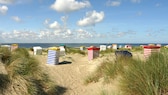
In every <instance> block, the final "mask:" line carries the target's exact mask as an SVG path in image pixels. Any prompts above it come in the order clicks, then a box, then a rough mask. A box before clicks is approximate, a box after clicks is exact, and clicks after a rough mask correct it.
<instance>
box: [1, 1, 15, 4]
mask: <svg viewBox="0 0 168 95" xmlns="http://www.w3.org/2000/svg"><path fill="white" fill-rule="evenodd" d="M14 1H15V0H0V4H11V3H13V2H14Z"/></svg>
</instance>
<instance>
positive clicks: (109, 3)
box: [106, 1, 121, 6]
mask: <svg viewBox="0 0 168 95" xmlns="http://www.w3.org/2000/svg"><path fill="white" fill-rule="evenodd" d="M106 5H107V6H120V5H121V1H107V3H106Z"/></svg>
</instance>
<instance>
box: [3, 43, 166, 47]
mask: <svg viewBox="0 0 168 95" xmlns="http://www.w3.org/2000/svg"><path fill="white" fill-rule="evenodd" d="M11 44H18V46H19V47H20V48H32V47H35V46H40V47H42V48H48V47H53V46H61V45H63V46H66V47H72V48H78V47H80V46H85V47H89V46H96V47H99V46H100V45H107V46H109V45H112V44H117V45H118V46H122V47H124V46H125V45H131V46H140V45H148V44H151V43H0V45H11ZM152 44H160V45H161V46H165V45H168V43H152Z"/></svg>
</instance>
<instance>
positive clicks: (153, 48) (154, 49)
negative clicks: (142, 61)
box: [143, 45, 161, 58]
mask: <svg viewBox="0 0 168 95" xmlns="http://www.w3.org/2000/svg"><path fill="white" fill-rule="evenodd" d="M160 47H161V46H154V45H150V46H149V45H148V46H143V48H144V57H145V58H148V57H149V56H150V55H151V54H152V53H156V52H160Z"/></svg>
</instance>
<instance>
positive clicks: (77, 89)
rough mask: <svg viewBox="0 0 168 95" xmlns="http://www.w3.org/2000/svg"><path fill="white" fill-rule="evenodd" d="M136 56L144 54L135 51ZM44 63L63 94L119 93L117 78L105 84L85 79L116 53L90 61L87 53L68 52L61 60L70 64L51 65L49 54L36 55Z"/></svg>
mask: <svg viewBox="0 0 168 95" xmlns="http://www.w3.org/2000/svg"><path fill="white" fill-rule="evenodd" d="M133 56H134V57H135V58H140V59H143V54H142V53H140V52H138V53H133ZM36 57H37V58H38V59H39V61H40V62H41V63H42V64H43V66H44V69H45V70H46V72H47V73H48V74H49V75H50V77H51V79H52V80H53V81H54V82H55V83H56V84H57V85H59V86H60V87H63V88H64V89H62V90H63V91H64V94H63V95H99V94H100V93H101V92H102V91H106V92H109V93H118V92H119V91H118V88H117V85H118V81H117V79H116V80H114V81H113V82H111V83H108V84H105V83H103V82H102V81H99V82H96V83H90V84H88V85H85V84H84V79H85V78H86V77H87V76H88V75H90V74H91V73H92V72H94V71H95V69H96V68H97V66H99V65H100V64H101V63H102V62H103V61H105V60H106V59H107V58H108V59H109V60H114V58H115V56H114V54H108V55H104V56H103V55H100V57H99V58H96V59H94V60H91V61H88V58H87V55H86V56H84V55H80V54H68V55H66V56H63V57H60V62H63V61H64V62H65V61H66V62H71V63H68V64H60V65H51V64H47V63H46V60H47V55H36ZM60 90H61V89H60Z"/></svg>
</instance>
